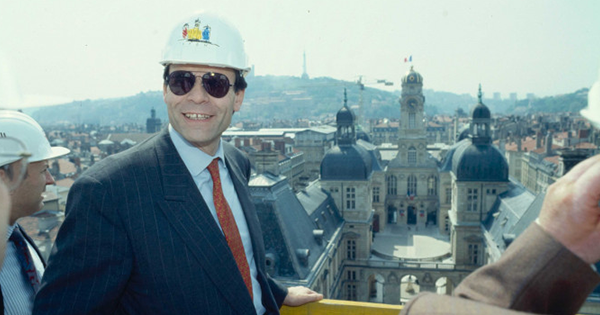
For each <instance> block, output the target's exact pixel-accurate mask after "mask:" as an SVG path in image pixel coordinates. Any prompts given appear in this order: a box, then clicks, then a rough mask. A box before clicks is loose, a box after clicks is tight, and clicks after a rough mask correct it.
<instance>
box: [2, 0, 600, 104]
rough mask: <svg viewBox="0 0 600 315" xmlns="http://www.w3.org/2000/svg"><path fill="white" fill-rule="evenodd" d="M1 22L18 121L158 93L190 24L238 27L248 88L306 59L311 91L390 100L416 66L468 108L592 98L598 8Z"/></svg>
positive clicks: (455, 4)
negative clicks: (24, 113) (178, 36)
mask: <svg viewBox="0 0 600 315" xmlns="http://www.w3.org/2000/svg"><path fill="white" fill-rule="evenodd" d="M0 8H1V10H0V43H1V45H0V51H1V52H2V53H3V55H4V59H5V60H8V61H5V62H2V63H1V64H0V70H1V71H2V75H0V79H1V80H6V79H5V78H6V77H7V75H6V73H10V72H12V76H8V77H12V78H13V80H11V81H12V82H11V83H9V84H8V85H13V86H16V87H17V90H18V95H20V102H21V103H20V106H21V107H24V106H34V105H43V104H53V103H61V102H67V101H72V100H85V99H99V98H112V97H122V96H130V95H135V94H137V93H140V92H147V91H155V90H159V89H161V88H162V86H161V85H162V82H161V81H162V80H161V74H162V66H160V65H159V64H158V60H159V59H160V56H161V52H162V49H163V46H164V44H165V43H166V39H167V36H168V34H169V33H170V32H171V30H172V28H173V27H175V25H176V24H178V23H179V22H180V21H181V20H182V19H184V18H186V17H189V16H190V15H191V14H192V13H193V12H194V11H198V10H210V11H213V12H218V13H219V14H221V15H224V16H227V17H228V18H229V19H230V20H231V21H232V22H233V23H234V24H235V25H237V26H238V28H239V29H240V32H241V33H242V36H243V37H244V39H245V41H246V50H247V53H248V56H249V60H250V63H251V64H253V65H254V67H255V74H256V75H291V76H300V75H301V74H302V66H303V65H302V60H303V53H306V61H307V72H308V74H309V76H310V77H322V76H326V77H332V78H335V79H340V80H347V81H355V80H357V79H358V78H359V76H363V81H364V82H366V83H367V86H368V87H373V88H382V89H387V90H390V89H391V90H394V89H400V83H401V81H400V80H401V78H402V76H403V75H404V74H405V73H406V72H407V71H408V70H409V69H410V66H411V65H412V66H414V69H415V70H416V71H417V72H419V73H421V75H422V76H423V77H424V88H425V89H433V90H436V91H447V92H452V93H458V94H462V93H469V94H471V95H476V93H477V88H478V85H479V84H480V83H481V84H482V89H483V92H484V95H485V96H489V97H491V96H492V95H493V93H494V92H500V93H501V95H502V97H503V98H508V96H509V93H512V92H516V93H517V94H518V97H519V98H525V96H526V93H534V94H535V95H536V96H549V95H557V94H563V93H571V92H574V91H576V90H578V89H581V88H584V87H588V88H589V87H590V86H591V85H592V84H593V83H594V82H595V81H596V80H598V78H599V74H600V73H599V69H600V19H599V18H598V14H600V1H596V0H527V1H522V0H504V1H499V0H496V1H490V0H461V1H442V0H439V1H436V0H369V1H366V0H362V1H358V0H340V1H334V0H302V1H297V0H296V1H291V0H290V1H288V0H278V1H276V0H252V1H249V0H229V1H205V0H196V1H185V0H169V1H164V0H160V1H159V0H145V1H139V0H102V1H99V0H52V1H48V0H19V1H15V0H0ZM177 27H180V26H179V25H177ZM409 56H412V63H410V62H406V63H405V62H404V59H405V58H406V57H409ZM378 79H384V80H387V81H391V82H394V86H393V87H391V88H390V87H388V88H385V87H383V85H381V84H379V85H378V84H376V80H378ZM4 85H7V84H4ZM250 88H251V87H250ZM9 106H10V105H9Z"/></svg>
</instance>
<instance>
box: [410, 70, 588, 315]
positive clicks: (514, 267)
mask: <svg viewBox="0 0 600 315" xmlns="http://www.w3.org/2000/svg"><path fill="white" fill-rule="evenodd" d="M581 113H582V114H583V116H584V117H586V118H587V119H588V120H589V121H590V122H591V123H592V124H593V125H595V126H596V127H597V128H600V80H599V81H598V82H596V83H595V84H594V86H593V87H592V89H590V92H589V99H588V108H587V109H585V110H582V112H581ZM599 201H600V155H596V156H594V157H591V158H588V159H587V160H585V161H583V162H581V163H579V164H578V165H576V166H575V167H574V168H573V169H571V170H570V171H569V172H568V173H567V174H565V175H564V176H563V177H561V178H560V179H559V180H557V181H556V182H555V183H554V184H552V185H551V186H550V187H548V190H547V192H546V197H545V198H544V203H543V205H542V209H541V211H540V215H539V218H538V219H537V220H536V222H534V223H532V224H531V226H530V227H529V228H528V229H527V230H525V232H523V234H522V235H520V236H519V237H518V238H517V239H516V240H515V241H514V242H513V243H512V244H511V245H510V247H508V249H507V250H506V252H505V253H504V254H503V255H502V257H501V258H500V260H499V261H497V262H496V263H493V264H490V265H487V266H484V267H482V268H480V269H478V270H477V271H475V272H473V273H472V274H470V275H469V276H468V277H467V278H465V279H464V280H463V281H462V282H461V283H460V285H459V286H458V287H457V288H456V290H455V291H454V296H447V295H437V294H433V293H422V294H420V295H418V296H416V297H415V298H414V299H412V300H411V301H409V302H408V304H407V305H406V306H405V307H404V309H403V310H402V312H401V314H410V315H419V314H515V315H516V314H524V313H523V312H527V313H536V314H575V313H576V312H577V311H578V310H579V309H580V307H581V305H582V304H583V303H584V302H585V299H586V298H587V296H588V295H589V294H590V292H591V291H592V290H593V289H594V288H595V287H596V286H598V284H600V275H598V272H597V270H596V268H595V266H594V265H593V264H596V263H598V261H600V246H598V244H599V243H600V206H599Z"/></svg>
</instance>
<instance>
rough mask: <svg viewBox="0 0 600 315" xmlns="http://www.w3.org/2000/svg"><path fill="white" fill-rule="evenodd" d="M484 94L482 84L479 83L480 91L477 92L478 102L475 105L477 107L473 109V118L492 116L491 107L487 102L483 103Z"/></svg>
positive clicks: (488, 117)
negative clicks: (486, 104)
mask: <svg viewBox="0 0 600 315" xmlns="http://www.w3.org/2000/svg"><path fill="white" fill-rule="evenodd" d="M482 96H483V94H482V93H481V84H479V92H478V93H477V99H478V102H477V104H476V105H475V107H473V109H471V119H473V120H477V119H490V118H492V114H491V113H490V109H489V108H488V107H487V106H485V104H483V101H482V100H481V99H482Z"/></svg>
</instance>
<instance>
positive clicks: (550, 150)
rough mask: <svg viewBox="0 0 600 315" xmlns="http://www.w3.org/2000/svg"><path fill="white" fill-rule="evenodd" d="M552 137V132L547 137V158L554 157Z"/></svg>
mask: <svg viewBox="0 0 600 315" xmlns="http://www.w3.org/2000/svg"><path fill="white" fill-rule="evenodd" d="M552 137H553V133H552V131H550V132H548V134H547V135H546V156H551V155H552Z"/></svg>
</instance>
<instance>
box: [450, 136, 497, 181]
mask: <svg viewBox="0 0 600 315" xmlns="http://www.w3.org/2000/svg"><path fill="white" fill-rule="evenodd" d="M452 172H453V173H454V175H455V176H456V180H457V181H478V182H506V181H508V163H506V159H505V158H504V156H503V155H502V153H500V151H499V150H498V149H496V148H495V147H494V146H492V145H487V144H484V145H479V144H471V145H463V146H459V147H458V148H457V149H456V152H455V153H454V156H453V158H452Z"/></svg>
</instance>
